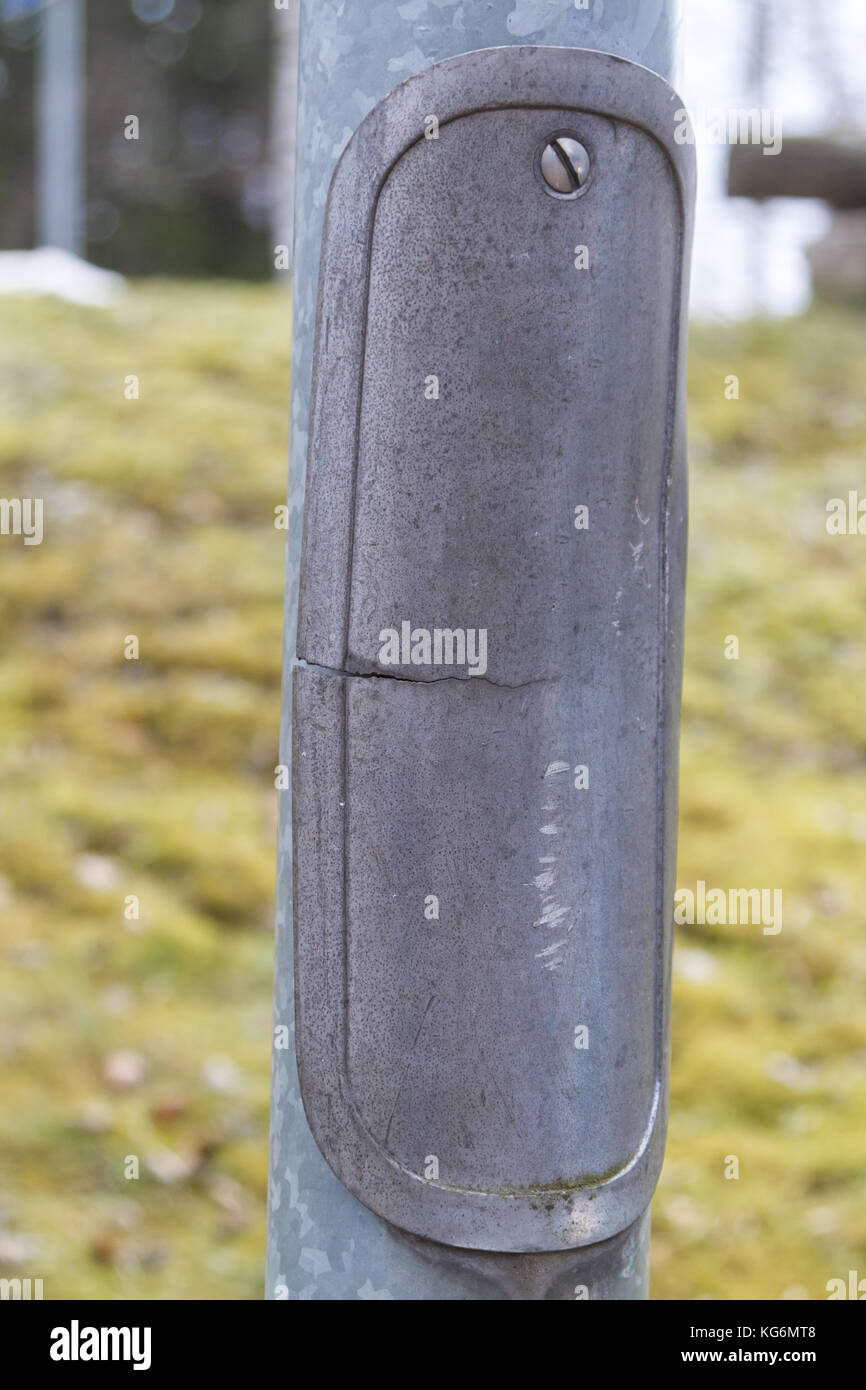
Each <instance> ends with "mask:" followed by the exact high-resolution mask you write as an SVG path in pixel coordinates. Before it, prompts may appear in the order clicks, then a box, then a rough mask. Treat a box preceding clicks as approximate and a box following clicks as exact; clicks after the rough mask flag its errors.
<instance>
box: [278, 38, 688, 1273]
mask: <svg viewBox="0 0 866 1390" xmlns="http://www.w3.org/2000/svg"><path fill="white" fill-rule="evenodd" d="M491 108H492V109H491ZM679 108H680V101H679V98H678V97H677V96H676V94H675V93H674V92H673V91H672V89H671V88H670V87H668V86H667V84H666V83H665V82H664V81H663V80H662V79H661V78H659V77H657V76H655V75H654V74H652V73H650V72H648V71H647V70H646V69H645V68H641V67H638V66H636V65H634V64H630V63H627V62H626V61H624V60H623V59H621V58H617V57H613V56H610V55H607V54H600V53H592V52H589V51H579V50H578V51H574V50H567V49H562V48H548V47H543V48H536V47H533V48H509V49H503V48H499V49H487V50H483V51H481V52H476V53H472V54H466V55H463V56H462V57H458V58H454V59H450V60H446V61H445V62H443V63H440V64H437V65H436V66H435V67H434V68H433V69H431V70H430V71H429V72H428V73H422V74H419V75H418V76H416V77H414V78H412V79H411V80H410V81H408V82H407V83H405V84H404V85H403V86H402V87H400V88H398V89H397V90H396V91H395V92H393V93H392V94H391V95H390V96H389V97H388V98H387V99H386V100H385V101H384V102H382V103H381V104H380V105H379V106H378V107H377V108H376V109H375V111H374V112H372V113H371V115H370V116H369V117H367V119H366V120H365V121H364V122H363V124H362V125H361V127H360V128H359V130H358V132H357V134H356V135H355V137H354V138H353V140H352V141H351V142H350V145H349V146H348V148H347V150H346V153H345V155H344V156H343V159H342V160H341V162H340V165H339V168H338V170H337V173H336V175H335V178H334V183H333V186H332V189H331V193H330V200H329V209H328V216H327V219H326V226H325V233H324V258H323V271H322V280H321V294H320V300H319V311H318V330H317V359H316V385H315V386H314V408H313V426H312V431H311V445H310V455H309V464H308V466H309V475H308V486H307V517H306V523H305V524H306V532H305V541H304V554H303V560H302V574H301V599H300V607H301V616H300V620H299V648H298V655H299V657H300V658H301V659H303V660H306V661H308V662H314V663H316V664H317V665H318V666H319V668H320V669H319V670H318V671H311V670H299V671H297V672H296V677H295V680H296V696H295V716H296V717H295V740H294V746H293V755H294V758H295V786H294V795H295V805H296V815H295V853H296V871H297V876H296V889H295V907H296V912H297V936H296V939H297V943H298V961H297V977H298V982H299V1015H298V1016H299V1020H300V1025H301V1027H300V1032H299V1037H298V1053H299V1057H300V1071H301V1090H302V1095H303V1098H304V1102H305V1108H306V1113H307V1117H308V1119H309V1120H310V1123H311V1125H312V1128H313V1132H314V1134H315V1135H316V1137H317V1139H318V1141H319V1144H320V1147H321V1148H322V1150H323V1152H324V1154H325V1156H326V1158H327V1159H328V1161H329V1163H330V1164H331V1166H332V1167H333V1168H334V1170H335V1172H336V1173H337V1175H338V1176H339V1177H340V1178H341V1179H342V1180H343V1182H344V1183H345V1184H346V1186H347V1187H348V1188H349V1189H350V1190H351V1191H352V1192H354V1193H355V1195H356V1196H358V1197H359V1198H360V1199H361V1200H362V1201H363V1202H364V1203H365V1204H367V1205H369V1206H370V1207H372V1208H373V1209H374V1210H375V1211H377V1212H378V1213H379V1214H380V1215H382V1216H385V1217H386V1218H387V1219H389V1220H390V1221H392V1222H394V1223H395V1224H397V1225H398V1226H400V1227H402V1228H405V1229H407V1230H410V1231H413V1232H415V1233H416V1234H419V1235H422V1236H426V1237H429V1238H432V1239H436V1240H439V1241H444V1242H447V1243H450V1244H454V1245H460V1246H465V1247H470V1248H473V1249H488V1250H503V1251H504V1250H508V1251H527V1250H534V1251H542V1250H560V1249H562V1247H563V1246H569V1245H582V1244H589V1243H592V1242H595V1241H599V1240H602V1239H606V1238H608V1237H610V1236H612V1235H614V1234H615V1233H616V1232H617V1231H619V1230H622V1229H624V1228H625V1227H627V1226H629V1225H631V1224H632V1223H633V1222H634V1221H635V1220H636V1219H637V1218H638V1217H639V1216H640V1213H641V1212H642V1211H643V1210H644V1208H645V1207H646V1206H647V1204H648V1202H649V1200H650V1197H651V1195H652V1191H653V1189H654V1186H655V1182H656V1179H657V1176H658V1170H659V1167H660V1163H661V1154H662V1148H663V1136H664V1121H665V1096H666V1092H667V1068H666V1060H667V1046H666V1034H667V1024H666V1000H667V997H668V992H669V991H668V980H667V959H668V954H669V945H670V923H671V920H672V911H673V903H672V898H671V895H670V893H669V892H667V891H666V883H665V880H666V879H667V880H668V881H669V880H670V879H671V876H672V871H671V861H672V860H673V856H674V854H675V850H676V814H675V807H674V806H673V804H671V803H670V802H669V801H668V796H667V788H666V785H665V771H666V769H668V768H669V767H670V765H671V762H672V761H673V762H674V763H675V759H676V745H677V730H678V722H679V689H680V663H681V652H682V631H681V622H680V618H681V599H682V584H683V578H684V576H683V569H682V558H683V554H684V535H685V505H686V504H685V451H684V440H683V425H684V414H683V410H682V403H683V398H682V393H681V390H680V386H681V380H680V378H681V371H680V363H681V354H680V326H681V319H680V307H681V300H682V274H681V271H682V261H683V254H684V247H685V245H686V244H687V242H688V239H689V230H688V225H687V213H686V209H687V208H688V207H689V206H690V198H691V192H692V186H691V180H692V173H693V153H692V150H691V149H690V147H688V146H678V145H677V144H676V142H675V141H674V138H673V137H674V130H675V128H676V116H675V113H676V112H677V110H678V109H679ZM429 112H436V113H437V116H438V119H439V123H440V124H439V138H438V140H435V141H434V140H427V139H425V138H424V136H423V130H424V121H425V119H426V114H427V113H429ZM563 128H572V129H574V130H576V132H577V134H578V135H579V137H580V139H581V140H582V142H583V143H584V144H585V145H586V147H587V148H588V150H589V151H590V156H591V160H592V164H591V171H590V177H589V181H588V183H587V184H586V187H585V189H584V190H583V194H582V196H580V197H579V198H576V199H574V200H573V201H563V200H559V199H553V198H551V196H550V194H549V193H548V191H547V189H546V187H545V185H544V184H543V182H542V181H541V180H540V179H539V178H537V177H536V171H537V165H538V161H539V159H540V152H541V150H543V148H544V146H545V141H546V138H547V136H549V134H550V133H551V132H552V131H557V130H560V129H563ZM490 152H493V155H492V156H491V153H490ZM576 246H585V247H586V248H587V251H588V257H589V260H588V264H587V265H586V266H585V267H584V266H582V265H581V266H580V267H577V266H576V265H575V248H576ZM624 326H625V327H627V331H623V328H624ZM430 369H435V370H436V371H437V372H438V373H439V374H440V375H439V376H438V377H437V380H438V381H439V382H440V384H441V392H440V395H439V398H438V399H436V398H433V399H431V398H428V396H427V394H426V393H425V390H424V382H425V372H427V371H429V370H430ZM575 502H578V503H580V504H584V505H586V506H588V508H589V517H590V523H589V528H588V529H587V530H585V531H584V530H577V529H576V528H575V525H574V504H575ZM347 614H348V618H347ZM407 620H408V621H407ZM404 624H405V633H404V636H405V641H404V642H403V643H402V645H403V646H404V647H405V648H406V649H405V650H403V651H402V652H400V651H396V650H392V651H391V652H390V664H387V665H386V664H384V662H385V657H384V655H383V654H379V650H378V643H379V641H380V640H381V637H382V633H383V632H385V633H390V634H393V639H392V640H393V644H394V647H395V648H396V645H397V644H396V635H397V632H398V629H401V628H403V627H404ZM455 628H456V629H458V630H459V631H460V632H461V633H463V634H464V642H465V650H464V651H463V656H464V658H467V659H464V661H463V662H462V663H461V662H460V660H459V656H460V651H461V649H460V648H459V647H457V648H455V649H453V650H452V648H453V647H454V642H453V635H452V637H451V638H450V642H451V646H450V647H449V649H448V651H447V652H446V651H445V649H444V647H442V646H441V642H440V649H438V652H437V654H434V651H435V650H436V649H434V646H433V642H432V640H428V639H429V638H430V634H431V633H433V632H435V631H437V630H438V631H439V632H440V633H441V632H442V631H443V630H445V629H447V630H448V631H449V632H450V633H452V634H453V630H454V629H455ZM413 633H414V634H416V641H417V642H418V647H417V650H416V655H417V656H418V657H419V658H420V664H418V663H414V662H412V660H411V655H412V652H411V638H412V634H413ZM479 633H483V634H484V640H483V643H480V641H479ZM417 634H420V636H419V635H417ZM470 634H472V641H471V642H470V640H469V639H470ZM425 642H426V646H425ZM386 646H387V643H386ZM482 651H483V653H484V661H483V670H482V669H481V665H480V664H479V662H478V660H477V658H479V656H480V654H481V652H482ZM470 655H471V658H472V659H471V661H470V660H468V658H469V657H470ZM445 656H449V657H454V656H456V657H457V658H458V659H457V665H456V667H455V665H454V663H453V662H445V661H444V660H443V659H442V658H443V657H445ZM397 658H399V660H397ZM325 668H327V669H329V670H330V672H331V674H330V675H326V674H324V669H325ZM339 672H349V673H355V674H353V675H347V676H343V675H340V674H338V673H339ZM392 672H393V677H399V679H394V678H391V679H388V678H387V677H388V676H389V675H391V673H392ZM364 673H366V674H373V675H375V676H376V677H377V678H376V679H373V680H370V679H364V678H363V675H364ZM329 686H333V687H334V689H330V688H329ZM581 766H585V767H586V768H587V769H588V777H589V785H588V786H586V787H578V788H576V787H575V786H574V784H573V779H574V776H575V769H576V768H577V767H581ZM338 808H339V809H338ZM430 894H435V895H437V897H438V900H439V903H440V905H441V914H440V917H439V918H438V919H437V920H436V921H435V922H434V921H431V920H429V919H425V917H424V913H423V908H424V903H425V898H426V897H427V895H430ZM581 1029H585V1030H587V1033H588V1037H585V1038H583V1039H582V1042H583V1043H584V1044H585V1045H583V1046H580V1047H578V1046H576V1032H579V1031H580V1030H581Z"/></svg>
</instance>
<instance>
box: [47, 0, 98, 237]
mask: <svg viewBox="0 0 866 1390" xmlns="http://www.w3.org/2000/svg"><path fill="white" fill-rule="evenodd" d="M84 44H85V4H84V0H56V3H55V4H52V5H49V6H48V8H47V9H46V11H45V14H44V15H43V17H42V35H41V39H40V42H39V47H38V50H37V56H36V63H37V84H36V85H37V91H36V100H37V132H36V224H37V225H36V236H37V241H38V244H39V245H40V246H58V247H60V248H61V249H62V250H64V251H72V252H74V253H75V254H76V255H82V254H83V253H84V237H85V228H84V180H85V174H84V103H85V86H86V82H85V58H84Z"/></svg>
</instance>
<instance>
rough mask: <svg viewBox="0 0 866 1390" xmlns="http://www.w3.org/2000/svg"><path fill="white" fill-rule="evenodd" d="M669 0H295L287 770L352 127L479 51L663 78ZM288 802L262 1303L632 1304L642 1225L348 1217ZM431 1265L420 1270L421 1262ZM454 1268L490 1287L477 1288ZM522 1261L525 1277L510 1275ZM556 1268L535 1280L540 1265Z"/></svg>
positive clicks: (351, 1201)
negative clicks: (572, 1232) (338, 197)
mask: <svg viewBox="0 0 866 1390" xmlns="http://www.w3.org/2000/svg"><path fill="white" fill-rule="evenodd" d="M679 24H680V20H679V6H678V4H677V3H676V0H616V3H614V4H611V3H609V0H608V3H605V0H590V5H589V7H588V8H587V9H586V10H582V9H581V10H578V9H577V8H575V5H574V0H509V3H507V4H498V3H497V4H491V3H490V0H408V2H407V0H364V2H363V3H362V2H361V0H359V2H358V3H356V4H353V5H349V6H347V5H346V4H345V0H301V45H300V71H299V104H298V149H297V154H298V157H297V165H296V169H297V174H296V201H295V234H294V280H293V295H292V318H293V335H292V405H291V422H292V439H291V469H290V474H289V489H288V502H289V513H290V529H289V537H288V541H289V544H288V563H287V569H286V623H285V628H284V633H285V647H284V671H285V690H284V699H283V725H282V731H281V751H280V760H281V762H283V763H286V764H289V763H290V762H291V718H290V715H291V703H292V702H291V695H290V688H291V683H292V673H293V666H294V659H295V637H296V630H297V622H296V616H297V600H298V574H299V561H300V546H301V525H302V515H303V506H304V495H305V480H306V454H307V439H308V428H309V412H310V396H311V377H312V361H313V337H314V330H315V313H316V298H317V286H318V278H319V275H318V272H319V258H320V251H321V244H322V223H323V219H324V212H325V203H326V199H327V192H328V188H329V185H330V182H331V176H332V174H333V171H334V168H335V165H336V163H337V160H338V158H339V156H340V154H341V152H342V150H343V149H344V147H345V145H346V143H347V141H348V140H349V138H350V136H351V134H352V132H353V130H354V129H355V128H356V127H357V125H358V123H359V121H360V120H362V119H363V117H364V116H365V115H366V114H367V113H368V112H369V111H371V110H372V108H373V107H374V106H375V104H376V102H377V101H379V100H380V99H381V98H382V97H384V96H385V95H386V94H387V93H388V92H389V91H391V90H392V88H393V87H394V86H395V84H396V83H398V82H400V81H401V80H403V79H404V78H406V77H408V76H410V75H411V74H412V73H415V72H418V71H420V70H422V69H423V68H425V67H426V66H428V65H430V64H432V63H434V62H436V61H439V60H441V59H443V58H447V57H449V56H451V55H453V54H457V53H462V52H467V51H469V50H471V49H478V48H485V47H490V46H493V45H505V44H521V43H543V44H564V45H569V46H572V47H582V48H592V49H601V50H604V51H607V52H611V53H617V54H619V55H620V56H622V57H626V58H630V59H633V60H635V61H637V62H640V63H643V64H644V65H646V66H647V67H649V68H652V69H653V70H654V71H656V72H658V73H660V74H661V75H662V76H663V77H666V78H668V79H669V80H673V70H674V53H675V50H676V47H677V37H678V31H679ZM291 826H292V798H291V789H290V788H288V789H286V790H284V791H283V792H281V794H280V837H279V846H280V861H279V875H278V880H277V933H276V968H275V976H274V1021H275V1025H276V1027H277V1029H278V1037H279V1039H280V1041H279V1043H278V1045H277V1046H276V1047H275V1049H274V1064H273V1088H272V1106H271V1138H270V1149H271V1163H270V1182H269V1198H268V1265H267V1278H266V1286H265V1292H266V1297H267V1298H269V1299H283V1298H287V1299H301V1300H306V1299H358V1300H367V1299H371V1300H381V1299H436V1300H463V1299H475V1298H487V1297H491V1298H502V1299H523V1298H530V1297H532V1298H545V1297H548V1296H555V1295H553V1294H549V1293H548V1292H547V1290H550V1289H552V1287H553V1282H552V1281H553V1279H554V1277H556V1278H559V1277H560V1275H562V1273H563V1263H565V1265H567V1267H568V1270H569V1277H570V1282H571V1286H572V1287H574V1286H580V1287H581V1288H582V1287H587V1288H588V1290H589V1297H590V1299H593V1300H594V1299H597V1298H616V1299H621V1298H645V1297H647V1294H648V1278H647V1260H646V1254H647V1239H648V1230H649V1223H648V1220H647V1219H643V1220H642V1222H641V1223H639V1225H638V1226H637V1227H635V1228H632V1231H631V1232H629V1233H626V1235H624V1236H621V1237H616V1238H615V1239H614V1240H612V1241H608V1242H605V1243H603V1244H601V1245H599V1246H594V1247H593V1246H588V1247H581V1248H576V1249H574V1250H571V1251H566V1252H563V1253H561V1254H557V1253H554V1254H547V1255H539V1256H514V1255H508V1254H505V1255H498V1254H492V1253H484V1252H475V1253H474V1254H473V1253H472V1252H469V1253H468V1254H467V1252H464V1251H461V1250H459V1249H457V1248H454V1247H449V1246H441V1245H434V1244H432V1243H431V1242H428V1241H424V1240H422V1239H420V1238H416V1237H412V1236H409V1235H407V1234H405V1233H401V1232H400V1231H398V1230H397V1229H396V1228H395V1227H393V1226H391V1225H390V1224H389V1223H388V1222H386V1221H383V1220H381V1219H380V1218H379V1217H378V1216H376V1215H375V1214H374V1213H373V1212H372V1211H370V1210H369V1209H368V1208H367V1207H365V1206H364V1205H363V1204H362V1203H360V1202H359V1201H358V1200H357V1199H356V1198H355V1197H353V1196H352V1194H351V1193H350V1192H349V1191H348V1189H347V1188H345V1187H344V1186H343V1184H342V1183H341V1182H340V1181H339V1180H338V1179H337V1178H336V1177H335V1176H334V1174H333V1172H332V1171H331V1169H330V1168H329V1167H328V1165H327V1164H326V1162H325V1160H324V1158H323V1157H322V1155H321V1153H320V1151H319V1149H318V1147H317V1145H316V1143H315V1141H314V1139H313V1137H312V1134H311V1132H310V1129H309V1126H308V1124H307V1122H306V1119H305V1117H304V1113H303V1109H302V1106H301V1100H300V1092H299V1083H298V1076H297V1067H296V1057H295V1046H294V970H293V956H294V934H293V884H292V878H293V875H292V833H291ZM434 1256H435V1259H434V1258H433V1257H434ZM467 1260H468V1261H470V1262H472V1263H473V1265H474V1263H475V1262H478V1263H480V1264H481V1265H483V1267H484V1269H485V1270H487V1271H490V1270H495V1271H497V1275H496V1277H495V1278H493V1277H491V1278H489V1279H487V1280H485V1282H484V1283H483V1284H482V1283H481V1281H480V1280H478V1279H476V1278H475V1277H474V1275H473V1274H472V1273H471V1272H470V1270H469V1269H468V1268H467ZM524 1261H526V1262H527V1263H529V1264H531V1265H532V1266H533V1269H534V1270H535V1274H534V1276H533V1279H532V1281H531V1288H530V1281H529V1280H527V1279H525V1278H524V1277H522V1273H521V1271H522V1270H523V1268H524ZM545 1266H549V1267H550V1268H551V1270H552V1269H553V1267H554V1266H555V1267H556V1271H557V1273H556V1276H554V1275H553V1274H551V1275H550V1278H549V1279H546V1278H545V1277H544V1275H543V1273H542V1267H545Z"/></svg>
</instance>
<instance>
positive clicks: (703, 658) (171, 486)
mask: <svg viewBox="0 0 866 1390" xmlns="http://www.w3.org/2000/svg"><path fill="white" fill-rule="evenodd" d="M2 317H3V320H4V327H5V330H6V331H5V332H4V334H3V346H2V348H0V469H2V473H0V492H2V495H3V496H7V497H10V496H41V497H43V498H44V499H45V525H46V538H45V541H44V543H43V545H41V546H38V547H35V546H34V547H24V546H23V544H22V542H21V540H20V539H12V538H4V539H3V540H2V542H0V544H2V565H0V871H2V879H0V929H2V973H0V1019H2V1021H0V1060H2V1064H3V1067H2V1079H0V1151H2V1176H0V1258H2V1260H3V1264H2V1266H0V1273H2V1274H5V1275H9V1276H12V1275H15V1274H17V1275H19V1276H22V1277H23V1276H27V1275H31V1276H33V1277H42V1278H43V1279H44V1283H45V1295H46V1297H49V1298H64V1297H83V1298H99V1297H108V1298H229V1299H233V1298H256V1297H259V1296H260V1295H261V1293H262V1288H263V1257H264V1225H265V1197H266V1169H267V1111H268V1087H269V1070H270V1027H271V970H272V935H271V926H272V916H273V885H274V853H275V817H276V795H277V794H276V792H275V791H274V790H273V768H274V765H275V763H276V761H277V752H276V750H277V730H278V719H279V683H280V632H281V621H282V584H283V564H284V545H283V541H284V535H285V533H284V532H282V531H277V530H275V529H274V525H273V511H274V507H275V506H277V505H278V504H279V503H280V502H281V501H282V500H283V497H284V493H285V457H286V431H287V417H288V410H287V392H288V374H289V351H288V339H289V334H288V327H289V314H288V303H287V300H286V296H285V294H284V293H282V292H280V291H279V290H276V289H272V288H269V287H268V288H249V287H230V286H222V285H220V286H185V285H181V284H172V285H155V284H150V285H148V286H147V287H135V288H133V289H132V290H131V292H130V293H129V295H128V296H127V297H126V298H125V299H124V300H123V301H122V303H121V304H120V305H119V306H118V308H117V309H114V310H111V311H103V310H88V309H82V308H75V307H70V306H63V305H60V304H59V303H55V302H51V301H27V300H14V299H6V300H4V301H3V304H2ZM132 373H134V374H136V375H137V376H138V377H139V378H140V383H141V397H140V400H138V401H136V402H131V401H127V400H125V399H124V393H123V385H124V379H125V378H126V377H127V376H128V375H129V374H132ZM731 373H735V374H736V375H738V376H739V379H740V399H739V400H738V401H728V400H726V399H725V394H724V382H725V377H727V376H728V375H729V374H731ZM691 434H692V448H691V459H692V487H691V495H692V512H691V569H690V581H689V607H688V633H687V647H686V681H685V707H684V722H683V745H682V764H681V766H682V777H681V841H680V860H679V872H678V882H679V884H680V885H681V886H683V887H689V886H690V887H692V888H693V887H694V885H695V883H696V881H697V880H698V879H704V880H705V881H706V882H707V883H708V884H709V885H710V886H722V887H725V888H727V887H753V886H763V887H780V888H782V890H783V893H784V926H783V930H782V932H781V933H780V934H779V935H778V936H766V935H764V934H762V932H761V929H760V927H706V926H704V927H701V926H695V927H683V928H679V929H678V947H677V956H676V974H675V1005H674V1067H673V1093H672V1118H671V1125H670V1139H669V1144H668V1161H667V1164H666V1167H665V1171H664V1174H663V1178H662V1182H661V1185H660V1188H659V1193H658V1196H657V1199H656V1203H655V1209H654V1210H655V1215H654V1276H653V1277H654V1283H653V1293H654V1296H655V1297H656V1298H694V1297H698V1296H709V1297H713V1298H738V1297H743V1298H766V1299H776V1298H779V1297H780V1296H782V1295H784V1294H787V1295H788V1296H796V1295H797V1293H798V1292H799V1294H800V1296H809V1297H812V1298H821V1297H824V1296H825V1284H826V1281H827V1280H828V1279H830V1278H833V1277H837V1276H843V1277H844V1276H846V1275H847V1271H848V1270H849V1269H858V1270H859V1271H860V1273H861V1275H863V1276H866V1249H864V1247H866V1066H864V1063H866V1010H864V1008H863V994H864V987H866V933H864V905H863V900H862V894H861V893H860V892H859V891H858V890H859V888H860V883H861V882H862V872H861V864H862V859H863V852H864V849H863V847H864V844H866V717H864V712H863V711H864V696H863V691H864V686H866V642H864V637H863V617H862V615H863V613H864V611H866V538H863V537H839V538H833V537H830V536H828V535H827V533H826V530H825V525H824V518H825V511H824V509H825V504H826V501H827V499H828V498H829V497H836V496H844V495H845V494H846V493H847V490H848V489H849V488H856V487H858V486H861V485H862V484H861V479H862V459H863V457H864V448H866V321H864V320H863V319H860V318H856V317H853V316H851V317H848V316H845V315H841V314H829V313H816V314H813V315H811V316H809V317H808V318H807V319H805V320H803V321H801V322H797V323H794V324H783V325H762V324H751V325H744V326H740V327H736V328H725V329H712V330H710V329H706V328H698V329H697V330H696V331H695V333H694V336H693V352H692V368H691ZM130 634H135V635H136V636H137V637H138V638H139V642H140V659H139V660H138V661H126V660H125V659H124V655H123V652H124V639H125V637H126V636H128V635H130ZM729 634H735V635H737V636H738V638H739V642H740V657H739V660H738V661H729V660H726V659H725V656H724V643H725V638H726V637H727V636H728V635H729ZM131 894H135V895H136V896H137V897H138V898H139V899H140V903H141V917H140V920H139V921H134V920H133V921H128V920H126V918H125V917H124V902H125V899H126V898H127V897H128V895H131ZM124 1053H131V1054H133V1056H132V1057H131V1058H129V1057H127V1058H124V1057H123V1056H120V1057H119V1056H118V1054H124ZM130 1154H134V1155H137V1156H138V1158H139V1160H140V1165H141V1168H140V1172H141V1176H140V1177H139V1179H138V1180H137V1181H128V1180H126V1179H125V1177H124V1160H125V1158H126V1156H127V1155H130ZM729 1155H735V1156H736V1157H737V1159H738V1160H739V1171H740V1177H739V1179H737V1180H728V1179H726V1178H725V1167H726V1162H727V1158H728V1156H729ZM728 1167H729V1168H730V1164H729V1163H728Z"/></svg>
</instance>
